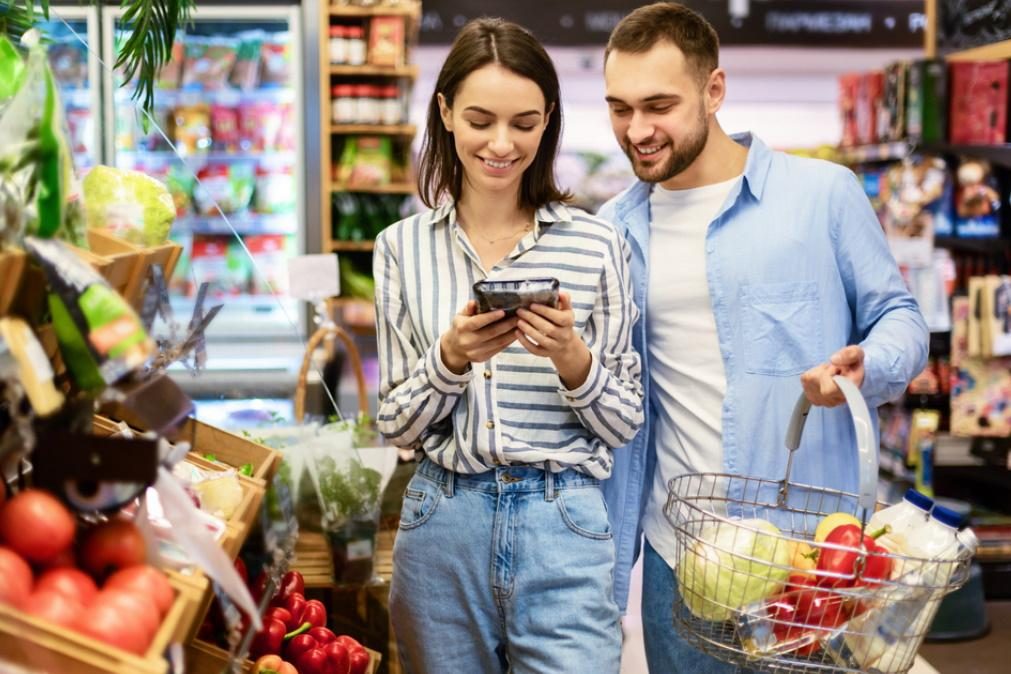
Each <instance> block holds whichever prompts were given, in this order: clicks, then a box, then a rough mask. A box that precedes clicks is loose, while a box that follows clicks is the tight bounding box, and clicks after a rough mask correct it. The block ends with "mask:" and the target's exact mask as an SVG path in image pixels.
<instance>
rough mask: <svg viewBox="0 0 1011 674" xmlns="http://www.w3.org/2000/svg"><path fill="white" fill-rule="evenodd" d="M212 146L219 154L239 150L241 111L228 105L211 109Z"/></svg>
mask: <svg viewBox="0 0 1011 674" xmlns="http://www.w3.org/2000/svg"><path fill="white" fill-rule="evenodd" d="M211 146H212V147H213V148H214V149H215V150H216V151H218V152H236V151H237V150H238V149H239V110H238V108H233V107H230V106H226V105H214V106H212V107H211Z"/></svg>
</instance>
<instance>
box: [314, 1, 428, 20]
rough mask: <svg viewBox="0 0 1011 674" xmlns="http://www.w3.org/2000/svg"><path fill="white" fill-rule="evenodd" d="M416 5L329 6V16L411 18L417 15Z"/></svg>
mask: <svg viewBox="0 0 1011 674" xmlns="http://www.w3.org/2000/svg"><path fill="white" fill-rule="evenodd" d="M418 9H419V8H418V5H416V4H414V3H411V4H398V5H376V6H374V7H356V6H352V5H330V16H343V17H363V16H413V15H414V14H417V13H418Z"/></svg>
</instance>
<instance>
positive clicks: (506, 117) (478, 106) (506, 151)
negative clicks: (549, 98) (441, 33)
mask: <svg viewBox="0 0 1011 674" xmlns="http://www.w3.org/2000/svg"><path fill="white" fill-rule="evenodd" d="M545 108H546V103H545V100H544V94H543V93H542V92H541V89H540V87H538V86H537V83H536V82H534V81H533V80H530V79H527V78H525V77H522V76H520V75H517V74H516V73H514V72H512V71H511V70H508V69H506V68H503V67H502V66H500V65H498V64H496V63H492V64H489V65H486V66H484V67H482V68H479V69H477V70H475V71H474V72H472V73H471V74H470V75H468V76H467V78H466V79H464V80H463V82H462V83H461V84H460V86H459V88H458V89H457V91H456V99H455V100H454V101H453V106H452V108H450V107H449V106H448V104H447V101H446V99H445V98H444V97H443V96H442V94H439V109H440V112H441V116H442V122H443V124H444V125H445V126H446V129H447V130H448V131H449V132H450V133H452V134H453V142H454V144H455V146H456V153H457V156H458V157H459V158H460V162H461V164H462V166H463V189H464V191H466V190H468V189H473V190H476V191H478V192H481V193H495V194H507V193H514V194H519V189H520V181H521V180H522V178H523V172H524V171H526V169H527V168H528V167H529V166H530V165H531V164H532V163H533V161H534V158H535V157H536V156H537V150H538V148H539V147H540V144H541V137H542V136H543V135H544V129H545V126H546V125H547V121H548V115H550V114H551V111H550V110H546V109H545Z"/></svg>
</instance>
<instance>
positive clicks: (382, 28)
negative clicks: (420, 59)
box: [368, 16, 404, 67]
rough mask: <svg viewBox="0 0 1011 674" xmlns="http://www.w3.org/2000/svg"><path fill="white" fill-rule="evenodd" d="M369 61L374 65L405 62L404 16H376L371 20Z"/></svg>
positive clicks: (391, 64) (401, 63)
mask: <svg viewBox="0 0 1011 674" xmlns="http://www.w3.org/2000/svg"><path fill="white" fill-rule="evenodd" d="M368 58H369V63H370V64H371V65H374V66H389V67H394V66H400V65H403V64H404V17H402V16H376V17H373V18H372V20H371V21H370V22H369V57H368Z"/></svg>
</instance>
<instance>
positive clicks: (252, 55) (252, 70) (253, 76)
mask: <svg viewBox="0 0 1011 674" xmlns="http://www.w3.org/2000/svg"><path fill="white" fill-rule="evenodd" d="M238 37H239V47H238V51H237V52H236V57H235V65H234V66H233V67H232V73H231V75H230V76H229V78H228V81H229V82H230V83H231V85H232V86H233V87H236V88H237V89H239V90H241V91H251V90H253V89H255V88H256V87H257V85H258V84H259V83H260V53H261V51H262V47H263V39H264V37H265V34H264V33H263V31H255V30H251V31H247V32H245V33H241V34H239V36H238Z"/></svg>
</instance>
